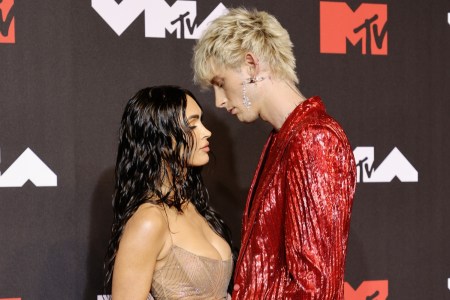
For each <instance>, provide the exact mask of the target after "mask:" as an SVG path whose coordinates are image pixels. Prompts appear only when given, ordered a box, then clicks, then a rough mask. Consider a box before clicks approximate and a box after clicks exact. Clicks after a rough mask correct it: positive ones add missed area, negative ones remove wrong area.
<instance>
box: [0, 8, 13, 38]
mask: <svg viewBox="0 0 450 300" xmlns="http://www.w3.org/2000/svg"><path fill="white" fill-rule="evenodd" d="M15 27H16V26H15V21H14V0H0V44H14V43H15V42H16V29H15Z"/></svg>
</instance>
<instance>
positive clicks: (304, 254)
mask: <svg viewBox="0 0 450 300" xmlns="http://www.w3.org/2000/svg"><path fill="white" fill-rule="evenodd" d="M327 122H328V123H327ZM327 122H323V123H320V122H319V123H318V124H313V125H309V126H307V127H305V128H303V129H302V130H300V131H299V132H298V133H297V134H295V135H294V136H293V138H292V140H291V141H290V145H289V147H288V149H287V151H288V152H287V158H288V163H287V166H288V167H287V170H286V174H287V178H286V201H287V202H286V216H285V242H286V247H285V249H286V261H287V269H288V270H287V272H288V273H289V274H288V278H289V279H288V284H287V286H286V289H285V297H284V299H302V300H308V299H314V300H319V299H320V300H322V299H323V300H325V299H329V300H336V299H343V295H342V292H343V288H342V285H343V283H344V282H343V276H344V266H345V255H346V247H347V239H348V231H349V223H350V214H351V207H352V201H353V194H354V188H355V174H356V168H355V163H354V157H353V153H352V151H351V148H350V145H349V143H348V141H347V138H346V136H345V134H344V133H343V131H342V129H341V128H340V126H339V125H337V124H336V123H333V122H332V120H331V121H327ZM330 122H331V123H330Z"/></svg>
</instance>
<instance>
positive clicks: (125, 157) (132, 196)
mask: <svg viewBox="0 0 450 300" xmlns="http://www.w3.org/2000/svg"><path fill="white" fill-rule="evenodd" d="M187 95H189V96H190V97H192V98H193V99H194V100H195V101H196V102H197V100H196V99H195V97H194V95H193V94H192V93H191V92H190V91H188V90H185V89H181V88H179V87H175V86H157V87H149V88H145V89H142V90H140V91H139V92H137V94H136V95H135V96H134V97H133V98H132V99H131V100H129V102H128V104H127V105H126V107H125V111H124V113H123V116H122V122H121V126H120V131H119V148H118V153H117V162H116V170H115V172H116V179H115V191H114V195H113V203H112V205H113V213H114V218H113V224H112V229H111V239H110V241H109V246H108V250H107V253H106V258H105V269H106V276H105V289H108V288H109V287H110V284H111V281H112V274H113V271H114V261H115V258H116V254H117V249H118V246H119V242H120V239H121V236H122V233H123V229H124V227H125V224H126V223H127V221H128V220H129V219H130V218H131V216H132V215H133V214H134V213H135V212H136V210H137V209H138V207H139V206H140V205H142V204H143V203H153V204H157V205H164V204H166V205H167V206H169V207H175V208H176V209H177V210H178V211H179V212H181V213H182V205H183V204H184V203H185V202H187V201H190V202H191V203H192V204H193V205H194V206H195V207H196V209H197V211H198V212H199V213H200V214H201V215H202V216H203V217H204V218H205V219H206V220H207V221H208V223H209V225H210V226H211V227H212V229H213V230H214V231H215V232H216V233H217V234H218V235H220V236H221V237H223V238H224V239H225V240H226V241H227V242H228V244H230V246H231V234H230V230H229V229H228V227H227V226H226V225H225V223H224V222H223V221H222V219H221V218H220V216H219V215H218V214H217V213H216V212H215V211H214V210H213V209H212V208H211V207H210V206H209V204H208V203H209V196H208V192H207V190H206V188H205V186H204V184H203V179H202V176H201V167H192V166H189V165H188V159H189V157H190V154H191V153H192V151H193V149H194V137H193V133H192V132H191V130H190V128H189V125H188V121H187V119H186V104H187ZM197 104H199V103H198V102H197ZM199 106H200V104H199ZM200 107H201V106H200ZM163 183H164V184H165V185H167V184H169V189H168V190H163V188H162V187H163Z"/></svg>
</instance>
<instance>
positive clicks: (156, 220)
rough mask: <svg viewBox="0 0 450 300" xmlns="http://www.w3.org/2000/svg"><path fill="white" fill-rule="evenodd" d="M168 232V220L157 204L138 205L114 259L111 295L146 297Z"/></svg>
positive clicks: (126, 227)
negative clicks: (139, 206)
mask: <svg viewBox="0 0 450 300" xmlns="http://www.w3.org/2000/svg"><path fill="white" fill-rule="evenodd" d="M167 234H168V227H167V221H166V220H165V218H164V216H163V214H162V213H161V211H160V208H158V207H156V206H147V207H141V208H139V209H138V210H137V211H136V213H135V214H134V215H133V216H132V217H131V218H130V219H129V220H128V222H127V224H126V226H125V229H124V232H123V235H122V238H121V240H120V243H119V249H118V251H117V256H116V259H115V263H114V271H113V280H112V299H114V300H121V299H127V300H128V299H136V300H139V299H142V300H145V299H147V297H148V294H149V291H150V288H151V282H152V276H153V272H154V269H155V264H156V260H157V258H158V255H159V254H160V252H161V249H162V248H163V246H164V244H165V241H166V238H167Z"/></svg>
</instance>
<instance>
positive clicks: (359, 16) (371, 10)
mask: <svg viewBox="0 0 450 300" xmlns="http://www.w3.org/2000/svg"><path fill="white" fill-rule="evenodd" d="M386 23H387V5H386V4H368V3H363V4H361V5H360V6H359V7H358V9H357V10H356V11H352V10H351V8H350V7H349V6H348V5H347V3H345V2H328V1H321V2H320V52H321V53H337V54H345V53H347V41H349V42H350V43H351V44H352V45H353V46H356V45H357V44H358V43H361V48H362V54H372V55H387V41H388V36H387V27H386Z"/></svg>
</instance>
